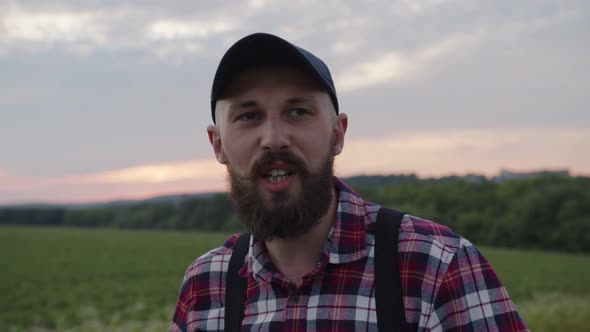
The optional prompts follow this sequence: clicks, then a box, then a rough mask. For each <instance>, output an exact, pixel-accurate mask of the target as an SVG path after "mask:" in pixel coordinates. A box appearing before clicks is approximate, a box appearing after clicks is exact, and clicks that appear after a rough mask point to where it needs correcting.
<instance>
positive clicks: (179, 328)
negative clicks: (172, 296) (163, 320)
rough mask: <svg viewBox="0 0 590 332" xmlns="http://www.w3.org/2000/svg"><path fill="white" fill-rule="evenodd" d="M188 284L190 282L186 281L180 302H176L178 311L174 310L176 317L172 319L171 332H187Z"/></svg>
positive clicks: (182, 288) (183, 284)
mask: <svg viewBox="0 0 590 332" xmlns="http://www.w3.org/2000/svg"><path fill="white" fill-rule="evenodd" d="M187 283H188V280H186V279H185V280H184V282H183V283H182V287H181V289H180V294H179V295H178V301H177V302H176V309H174V316H173V317H172V323H171V324H170V330H169V332H186V331H187V308H188V305H187V295H188V294H187V288H188V287H187Z"/></svg>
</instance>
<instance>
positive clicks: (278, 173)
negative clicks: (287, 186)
mask: <svg viewBox="0 0 590 332" xmlns="http://www.w3.org/2000/svg"><path fill="white" fill-rule="evenodd" d="M268 174H269V176H284V175H287V171H285V170H284V169H273V170H272V171H270V172H269V173H268Z"/></svg>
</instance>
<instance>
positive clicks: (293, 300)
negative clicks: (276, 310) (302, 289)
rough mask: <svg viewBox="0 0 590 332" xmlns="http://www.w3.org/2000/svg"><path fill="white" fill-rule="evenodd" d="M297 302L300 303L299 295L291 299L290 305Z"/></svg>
mask: <svg viewBox="0 0 590 332" xmlns="http://www.w3.org/2000/svg"><path fill="white" fill-rule="evenodd" d="M297 302H299V296H297V295H293V296H291V297H290V298H289V303H291V304H297Z"/></svg>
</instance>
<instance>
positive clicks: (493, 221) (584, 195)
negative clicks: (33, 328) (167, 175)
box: [0, 175, 590, 253]
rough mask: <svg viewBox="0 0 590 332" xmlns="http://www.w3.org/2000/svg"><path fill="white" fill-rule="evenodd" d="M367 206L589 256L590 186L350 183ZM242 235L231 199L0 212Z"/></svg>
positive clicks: (33, 221) (576, 180) (562, 181)
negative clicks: (394, 210)
mask: <svg viewBox="0 0 590 332" xmlns="http://www.w3.org/2000/svg"><path fill="white" fill-rule="evenodd" d="M350 180H351V181H350V182H351V183H352V185H353V187H354V189H355V190H357V191H358V192H359V193H360V194H361V195H362V196H363V198H365V199H366V200H369V201H372V202H375V203H378V204H381V205H384V206H388V207H392V208H396V209H399V210H402V211H405V212H407V213H410V214H412V215H416V216H419V217H422V218H426V219H430V220H434V221H436V222H439V223H441V224H444V225H447V226H449V227H450V228H451V229H453V231H455V232H456V233H458V234H460V235H462V236H464V237H466V238H468V239H469V240H470V241H471V242H474V243H475V244H477V245H492V246H502V247H514V248H534V249H546V250H560V251H568V252H586V253H588V252H590V178H587V177H566V176H552V175H545V176H539V177H536V178H531V179H517V180H511V181H506V182H501V183H498V182H494V181H489V180H486V179H485V178H483V177H481V178H477V181H474V180H473V178H452V179H448V178H447V179H445V180H440V181H433V180H432V179H430V180H420V179H418V178H415V177H411V176H410V177H408V176H400V177H391V176H389V177H379V176H369V177H364V179H363V178H355V179H350ZM2 224H4V225H45V226H76V227H114V228H125V229H158V230H207V231H225V232H233V231H241V230H243V228H242V225H241V224H240V222H239V220H238V218H237V216H236V215H235V213H234V210H233V208H232V205H231V202H230V200H229V199H228V195H227V194H225V193H219V194H214V195H209V196H203V197H198V196H197V197H186V198H184V199H181V200H176V201H145V202H137V203H133V204H125V205H112V204H111V205H109V204H105V205H96V206H87V207H66V206H21V207H2V208H0V225H2Z"/></svg>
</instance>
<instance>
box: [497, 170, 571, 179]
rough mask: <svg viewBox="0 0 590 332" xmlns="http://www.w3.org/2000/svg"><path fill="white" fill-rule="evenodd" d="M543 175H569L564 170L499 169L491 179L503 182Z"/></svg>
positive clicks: (568, 172) (567, 171)
mask: <svg viewBox="0 0 590 332" xmlns="http://www.w3.org/2000/svg"><path fill="white" fill-rule="evenodd" d="M543 175H555V176H563V177H568V176H570V171H569V170H567V169H565V170H554V171H550V170H540V171H533V172H513V171H509V170H506V169H502V170H500V174H499V175H497V176H494V177H493V178H492V181H494V182H504V181H508V180H516V179H529V178H534V177H538V176H543Z"/></svg>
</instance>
